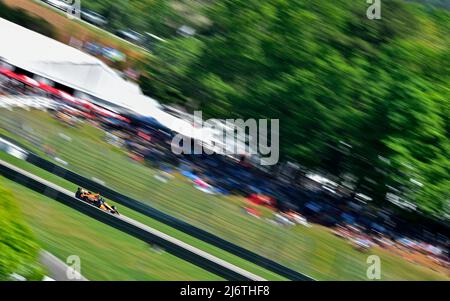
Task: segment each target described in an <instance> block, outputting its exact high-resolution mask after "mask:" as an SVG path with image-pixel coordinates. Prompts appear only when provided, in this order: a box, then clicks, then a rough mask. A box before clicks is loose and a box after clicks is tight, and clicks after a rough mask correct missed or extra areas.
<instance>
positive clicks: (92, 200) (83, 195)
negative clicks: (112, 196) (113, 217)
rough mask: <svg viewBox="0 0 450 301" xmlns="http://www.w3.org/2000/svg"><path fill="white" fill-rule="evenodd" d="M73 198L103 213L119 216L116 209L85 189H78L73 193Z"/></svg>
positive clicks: (97, 194) (98, 195)
mask: <svg viewBox="0 0 450 301" xmlns="http://www.w3.org/2000/svg"><path fill="white" fill-rule="evenodd" d="M75 197H76V198H77V199H79V200H82V201H84V202H86V203H89V204H91V205H94V206H96V207H97V208H100V209H102V210H103V211H106V212H109V213H111V214H117V215H118V214H119V211H118V210H117V208H116V207H115V206H111V205H109V204H108V203H107V202H105V200H104V199H103V198H102V197H101V196H100V194H99V193H92V192H90V191H88V190H86V189H83V188H81V187H78V189H77V191H76V192H75Z"/></svg>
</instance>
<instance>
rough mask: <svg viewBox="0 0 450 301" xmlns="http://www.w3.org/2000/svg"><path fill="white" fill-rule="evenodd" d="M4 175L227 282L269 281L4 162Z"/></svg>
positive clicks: (0, 170) (0, 166) (0, 163)
mask: <svg viewBox="0 0 450 301" xmlns="http://www.w3.org/2000/svg"><path fill="white" fill-rule="evenodd" d="M0 174H2V175H3V176H5V177H6V178H8V179H11V180H13V181H15V182H17V183H19V184H21V185H24V186H26V187H28V188H30V189H32V190H34V191H37V192H39V193H42V194H44V195H46V196H47V197H50V198H53V199H55V200H57V201H59V202H61V203H63V204H65V205H67V206H70V207H72V208H73V209H76V210H78V211H80V212H82V213H84V214H86V215H89V216H90V217H93V218H95V219H97V220H99V221H102V222H104V223H106V224H108V225H110V226H112V227H115V228H117V229H119V230H121V231H123V232H126V233H128V234H130V235H132V236H134V237H136V238H138V239H140V240H143V241H145V242H147V243H152V244H156V245H159V246H161V247H162V248H163V249H164V250H165V251H166V252H169V253H171V254H173V255H175V256H177V257H180V258H182V259H184V260H186V261H188V262H191V263H193V264H195V265H197V266H199V267H201V268H203V269H205V270H207V271H209V272H211V273H214V274H216V275H218V276H221V277H223V278H225V279H227V280H255V281H264V280H265V279H264V278H262V277H260V276H257V275H255V274H253V273H250V272H248V271H246V270H244V269H241V268H239V267H237V266H235V265H233V264H231V263H229V262H226V261H224V260H222V259H220V258H217V257H215V256H213V255H211V254H209V253H206V252H204V251H202V250H200V249H197V248H195V247H193V246H191V245H189V244H186V243H184V242H182V241H180V240H178V239H176V238H173V237H171V236H169V235H167V234H165V233H162V232H160V231H158V230H156V229H153V228H151V227H149V226H147V225H144V224H142V223H140V222H138V221H136V220H133V219H131V218H129V217H126V216H124V215H119V216H117V215H112V214H110V213H108V212H105V211H103V210H101V209H99V208H97V207H95V206H93V205H90V204H87V203H85V202H83V201H80V200H78V199H76V198H75V197H74V192H72V191H69V190H66V189H64V188H62V187H60V186H57V185H55V184H53V183H51V182H49V181H46V180H44V179H42V178H40V177H37V176H35V175H33V174H31V173H29V172H27V171H24V170H22V169H20V168H17V167H15V166H14V165H11V164H9V163H7V162H4V161H2V160H0Z"/></svg>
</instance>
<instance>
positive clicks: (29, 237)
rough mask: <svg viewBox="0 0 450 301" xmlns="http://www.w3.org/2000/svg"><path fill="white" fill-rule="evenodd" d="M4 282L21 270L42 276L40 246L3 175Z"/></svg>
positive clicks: (0, 244)
mask: <svg viewBox="0 0 450 301" xmlns="http://www.w3.org/2000/svg"><path fill="white" fill-rule="evenodd" d="M0 229H1V230H0V281H1V280H7V279H8V278H9V277H10V275H11V274H12V273H17V274H19V275H22V276H24V277H26V278H27V279H30V280H35V279H39V278H42V277H40V276H42V275H41V270H40V265H39V263H38V253H39V246H38V244H37V243H36V241H35V239H34V237H33V234H32V232H31V230H30V229H29V228H28V227H27V225H26V224H25V223H24V221H23V218H22V215H21V212H20V209H19V207H18V206H17V204H16V203H15V200H14V196H13V194H12V193H11V192H10V191H8V190H6V189H5V188H4V187H3V185H2V179H1V178H0Z"/></svg>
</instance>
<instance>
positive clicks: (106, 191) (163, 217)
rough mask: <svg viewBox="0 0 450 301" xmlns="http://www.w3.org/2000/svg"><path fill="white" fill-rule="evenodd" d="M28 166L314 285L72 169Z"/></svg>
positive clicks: (38, 161) (40, 162) (42, 163)
mask: <svg viewBox="0 0 450 301" xmlns="http://www.w3.org/2000/svg"><path fill="white" fill-rule="evenodd" d="M26 161H27V162H29V163H31V164H33V165H35V166H38V167H40V168H42V169H44V170H46V171H48V172H50V173H52V174H55V175H57V176H59V177H62V178H64V179H66V180H68V181H70V182H72V183H75V184H77V185H79V186H82V187H84V188H86V189H89V190H92V191H100V192H101V194H102V195H103V196H105V197H106V198H108V199H110V200H112V201H114V202H116V203H118V204H121V205H123V206H126V207H128V208H130V209H133V210H135V211H137V212H139V213H141V214H144V215H146V216H148V217H150V218H152V219H155V220H157V221H159V222H161V223H164V224H166V225H168V226H170V227H172V228H175V229H177V230H180V231H182V232H184V233H186V234H189V235H191V236H193V237H195V238H197V239H200V240H202V241H204V242H206V243H209V244H211V245H213V246H215V247H218V248H220V249H222V250H224V251H227V252H229V253H231V254H233V255H236V256H238V257H240V258H243V259H245V260H248V261H250V262H252V263H254V264H256V265H258V266H260V267H262V268H265V269H267V270H269V271H271V272H274V273H276V274H278V275H281V276H283V277H286V278H287V279H289V280H300V281H312V280H315V279H313V278H311V277H309V276H307V275H304V274H302V273H299V272H297V271H295V270H292V269H290V268H288V267H286V266H283V265H281V264H279V263H277V262H275V261H273V260H271V259H268V258H266V257H264V256H261V255H259V254H256V253H254V252H252V251H250V250H247V249H245V248H243V247H240V246H238V245H236V244H233V243H231V242H229V241H227V240H225V239H223V238H220V237H219V236H217V235H214V234H212V233H210V232H207V231H205V230H203V229H200V228H198V227H196V226H193V225H191V224H188V223H186V222H184V221H182V220H180V219H177V218H175V217H173V216H171V215H169V214H167V213H164V212H162V211H160V210H158V209H155V208H153V207H151V206H149V205H147V204H144V203H142V202H140V201H138V200H136V199H133V198H130V197H128V196H126V195H123V194H121V193H119V192H117V191H114V190H112V189H111V188H108V187H106V186H104V185H101V184H99V183H96V182H94V181H92V180H91V179H88V178H85V177H83V176H80V175H78V174H76V173H74V172H72V171H70V170H68V169H65V168H63V167H61V166H58V165H56V164H54V163H52V162H50V161H47V160H45V159H43V158H41V157H39V156H37V155H35V154H32V153H30V154H29V155H28V156H27V159H26Z"/></svg>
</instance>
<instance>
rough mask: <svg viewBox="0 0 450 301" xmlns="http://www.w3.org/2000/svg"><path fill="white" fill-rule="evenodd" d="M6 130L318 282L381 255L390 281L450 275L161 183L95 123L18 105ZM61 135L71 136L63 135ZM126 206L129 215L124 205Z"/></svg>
mask: <svg viewBox="0 0 450 301" xmlns="http://www.w3.org/2000/svg"><path fill="white" fill-rule="evenodd" d="M0 129H2V130H1V131H0V133H1V134H3V135H6V136H10V137H11V138H14V139H16V140H17V141H19V142H21V143H24V144H27V146H28V147H31V148H33V149H34V150H35V151H38V152H39V153H40V154H41V155H42V154H43V153H42V150H41V146H42V145H44V144H45V145H51V146H52V147H53V148H54V149H55V151H56V155H57V156H58V157H59V158H61V159H63V160H65V161H67V162H68V163H69V165H68V166H66V167H67V168H69V169H71V170H74V171H76V172H77V173H80V174H82V175H84V176H86V177H89V178H92V177H96V178H98V179H101V180H102V181H104V182H105V183H106V185H107V186H109V187H111V188H113V189H116V190H118V191H120V192H122V193H124V194H127V195H130V196H132V197H135V198H137V199H139V200H141V201H142V202H145V203H148V204H149V205H151V206H154V207H156V208H158V209H160V210H163V211H165V212H167V213H169V214H171V215H174V216H176V217H178V218H180V219H183V220H185V221H187V222H189V223H192V224H194V225H196V226H198V227H200V228H203V229H205V230H207V231H210V232H212V233H214V234H217V235H219V236H221V237H223V238H225V239H227V240H229V241H231V242H233V243H236V244H238V245H241V246H243V247H245V248H248V249H250V250H252V251H254V252H256V253H259V254H261V255H263V256H266V257H269V258H271V259H273V260H275V261H277V262H280V263H281V264H284V265H286V266H289V267H291V268H293V269H295V270H297V271H299V272H303V273H306V274H308V275H310V276H312V277H314V278H316V279H319V280H332V279H333V280H334V279H336V280H365V279H367V278H366V269H367V266H368V265H367V263H366V259H367V256H368V255H370V254H376V255H379V256H380V257H381V260H382V279H384V280H426V279H435V280H449V277H448V276H446V275H443V274H439V273H437V272H435V271H433V270H431V269H429V268H425V267H422V266H418V265H415V264H412V263H410V262H407V261H405V260H404V259H402V258H400V257H398V256H396V255H393V254H391V253H388V252H386V251H384V250H382V249H378V248H375V249H373V250H371V251H370V254H362V253H360V252H358V251H356V250H354V249H353V248H352V247H351V246H350V245H349V244H348V243H347V242H346V241H344V240H342V239H340V238H337V237H335V236H334V235H332V234H331V233H330V232H329V231H328V229H326V228H324V227H321V226H317V225H314V226H313V227H312V228H304V227H302V226H296V227H294V228H283V227H278V226H274V225H272V224H270V223H267V222H266V221H265V220H264V219H256V218H253V217H251V216H248V215H246V214H244V213H242V211H241V207H242V206H243V205H245V204H246V203H245V201H244V200H243V199H242V198H240V197H222V196H211V195H207V194H204V193H202V192H200V191H198V190H196V189H195V188H193V187H192V184H191V183H190V182H188V181H187V180H185V179H184V178H182V177H180V176H176V177H175V178H174V179H172V180H171V181H170V182H169V183H166V184H164V183H161V182H159V181H158V180H156V179H155V178H154V177H153V176H154V175H155V174H156V173H157V171H156V170H154V169H151V168H148V167H145V166H142V165H140V164H138V163H136V162H134V161H131V160H130V159H128V157H127V156H126V154H125V153H124V152H123V151H121V150H120V149H118V148H116V147H114V146H111V145H109V144H108V143H106V142H105V141H104V139H103V138H104V133H103V132H102V131H101V130H98V129H97V128H94V127H92V126H90V125H83V126H82V127H80V128H78V129H74V128H69V127H66V126H64V125H62V124H61V123H59V122H57V121H56V120H53V119H52V118H51V117H50V116H49V115H48V114H47V113H44V112H38V111H31V112H27V111H23V110H16V111H13V112H10V111H2V112H1V113H0ZM61 133H63V134H64V135H66V136H68V137H70V138H71V140H70V141H67V140H65V139H63V138H62V137H61V136H60V134H61ZM46 158H47V159H50V158H49V157H46ZM121 209H122V212H124V213H125V211H124V210H125V208H121ZM125 214H127V215H130V216H131V215H133V214H136V219H139V220H140V221H142V222H144V223H146V224H149V223H150V224H151V223H155V221H151V219H149V218H147V217H144V216H141V215H139V214H137V213H133V212H129V211H127V213H125ZM265 214H266V215H268V214H269V213H268V212H265ZM160 226H161V225H160ZM162 226H164V225H162ZM165 227H167V226H165ZM166 231H174V230H173V229H170V228H167V229H166ZM185 239H192V238H188V237H185ZM198 244H199V242H198V241H197V242H195V244H194V245H196V246H197V247H199V245H198ZM204 245H205V244H204ZM203 247H205V246H203ZM261 276H263V275H261Z"/></svg>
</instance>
